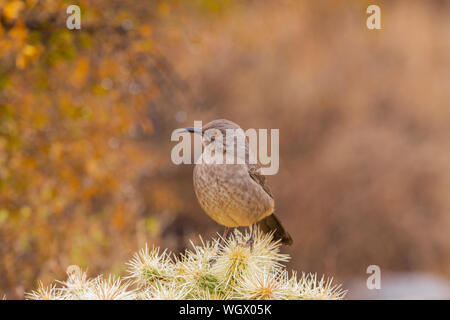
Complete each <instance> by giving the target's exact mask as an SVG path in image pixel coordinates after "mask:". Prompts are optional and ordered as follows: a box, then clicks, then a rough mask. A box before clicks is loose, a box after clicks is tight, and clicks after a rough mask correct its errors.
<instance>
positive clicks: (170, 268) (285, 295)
mask: <svg viewBox="0 0 450 320" xmlns="http://www.w3.org/2000/svg"><path fill="white" fill-rule="evenodd" d="M249 237H250V234H249V233H245V234H243V233H241V232H240V231H238V230H235V231H234V233H233V234H232V235H231V236H230V238H229V239H227V240H223V239H222V243H221V241H219V239H214V240H213V241H212V242H204V241H203V240H201V245H200V246H197V245H194V244H192V247H193V249H192V250H186V252H185V253H184V254H181V255H179V256H174V255H172V254H171V253H168V252H167V251H163V252H162V253H160V250H159V248H153V249H152V250H149V249H148V247H147V246H145V248H144V249H142V250H141V251H139V252H138V253H136V254H135V255H134V257H133V258H132V260H131V261H130V262H128V263H127V265H128V270H127V275H125V276H124V277H123V278H118V277H117V278H114V277H112V276H109V277H107V278H104V277H102V276H98V277H96V278H94V279H88V278H87V276H86V272H83V271H82V270H81V269H80V268H79V267H77V266H70V267H69V268H68V270H67V273H68V278H67V280H66V281H58V282H57V284H59V286H57V285H56V284H52V285H50V286H49V287H44V286H43V285H42V283H40V284H39V287H38V289H37V290H36V291H32V292H31V293H28V294H27V295H26V298H28V299H53V300H61V299H70V300H73V299H89V300H91V299H106V300H112V299H127V300H129V299H145V300H152V299H157V300H181V299H204V300H213V299H214V300H225V299H343V298H344V296H345V293H346V292H345V291H343V290H342V289H341V286H340V285H332V279H331V280H330V279H325V278H324V277H321V278H320V280H318V278H317V275H313V274H304V273H303V274H302V276H301V277H300V278H299V279H298V278H297V274H296V273H295V272H294V273H292V275H291V276H289V274H288V272H287V270H286V269H285V267H284V265H283V263H284V262H286V261H288V260H289V256H288V255H286V254H281V253H280V252H279V249H280V243H279V242H274V241H273V238H272V235H271V234H264V233H261V232H260V231H259V230H256V234H255V239H254V244H253V247H252V248H250V247H249V246H247V245H246V243H247V240H248V239H249Z"/></svg>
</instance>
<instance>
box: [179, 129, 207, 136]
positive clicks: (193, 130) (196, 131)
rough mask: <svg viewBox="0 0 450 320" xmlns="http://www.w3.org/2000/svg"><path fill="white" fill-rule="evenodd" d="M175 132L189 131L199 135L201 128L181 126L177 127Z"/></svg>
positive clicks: (201, 133)
mask: <svg viewBox="0 0 450 320" xmlns="http://www.w3.org/2000/svg"><path fill="white" fill-rule="evenodd" d="M176 131H177V132H186V131H187V132H191V133H197V134H199V135H203V132H202V129H200V128H195V127H189V128H181V129H177V130H176Z"/></svg>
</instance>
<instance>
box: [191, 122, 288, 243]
mask: <svg viewBox="0 0 450 320" xmlns="http://www.w3.org/2000/svg"><path fill="white" fill-rule="evenodd" d="M236 128H239V126H238V125H237V124H235V123H233V122H231V121H228V120H214V121H212V122H210V123H208V124H206V125H205V126H204V127H203V128H202V131H203V132H206V131H207V130H211V129H216V130H220V132H222V134H223V136H224V137H225V130H226V129H236ZM204 136H205V135H204ZM203 140H204V145H205V148H208V147H211V145H209V143H211V141H208V139H206V138H205V137H204V139H203ZM248 153H249V151H248V144H247V143H246V145H245V154H246V161H245V163H244V164H216V163H206V162H208V161H206V162H205V161H203V163H197V164H196V165H195V168H194V175H193V180H194V190H195V194H196V196H197V198H198V201H199V203H200V206H201V207H202V209H203V210H204V211H205V212H206V213H207V214H208V215H209V216H210V217H211V218H212V219H213V220H215V221H216V222H217V223H219V224H221V225H224V226H226V227H240V226H250V225H252V224H254V223H258V225H259V227H260V229H262V231H264V232H271V231H273V232H274V238H275V239H280V240H281V241H282V242H283V243H285V244H289V245H290V244H292V238H291V237H290V235H289V234H288V233H287V232H286V231H285V230H284V228H283V227H282V225H281V224H280V222H279V220H278V219H277V218H276V216H275V215H274V214H273V212H274V210H275V202H274V199H273V196H272V193H271V191H270V189H269V188H268V187H267V185H266V184H265V177H264V176H263V175H261V174H260V173H259V168H260V165H259V164H249V162H248ZM202 157H206V152H205V151H204V152H203V154H202ZM204 160H205V159H204Z"/></svg>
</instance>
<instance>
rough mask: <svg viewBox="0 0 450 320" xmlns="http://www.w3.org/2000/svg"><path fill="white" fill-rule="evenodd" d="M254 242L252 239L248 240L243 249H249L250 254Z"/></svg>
mask: <svg viewBox="0 0 450 320" xmlns="http://www.w3.org/2000/svg"><path fill="white" fill-rule="evenodd" d="M254 242H255V241H254V240H253V237H250V239H248V240H247V242H246V243H245V245H244V246H245V247H247V248H249V247H250V252H252V251H253V244H254Z"/></svg>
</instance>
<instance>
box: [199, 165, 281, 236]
mask: <svg viewBox="0 0 450 320" xmlns="http://www.w3.org/2000/svg"><path fill="white" fill-rule="evenodd" d="M194 190H195V194H196V196H197V198H198V201H199V203H200V206H201V207H202V209H203V210H204V211H205V212H206V213H207V214H208V215H209V216H210V217H211V218H212V219H213V220H215V221H216V222H218V223H219V224H222V225H225V226H227V227H237V226H248V225H251V224H253V223H255V222H257V221H259V220H261V219H262V218H264V217H266V216H268V215H270V214H271V213H272V212H273V210H274V201H273V199H272V198H271V197H270V196H269V195H268V194H267V193H266V192H265V191H264V190H263V189H262V187H261V186H260V185H259V184H258V183H256V182H255V181H254V180H253V179H252V178H251V177H250V175H249V174H248V168H247V166H246V165H245V164H207V163H200V164H197V165H196V166H195V169H194Z"/></svg>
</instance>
